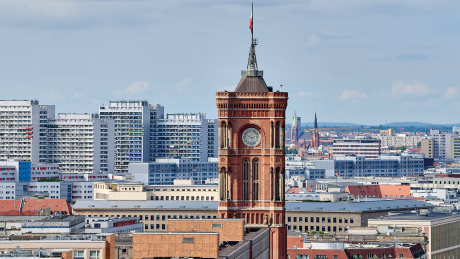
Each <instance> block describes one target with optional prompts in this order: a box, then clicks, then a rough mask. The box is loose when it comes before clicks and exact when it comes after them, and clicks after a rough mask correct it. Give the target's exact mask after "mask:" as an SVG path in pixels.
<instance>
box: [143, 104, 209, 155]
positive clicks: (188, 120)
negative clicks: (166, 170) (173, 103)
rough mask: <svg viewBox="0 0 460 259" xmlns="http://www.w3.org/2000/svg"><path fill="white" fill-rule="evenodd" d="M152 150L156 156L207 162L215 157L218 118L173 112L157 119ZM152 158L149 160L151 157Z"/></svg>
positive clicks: (200, 114) (201, 114) (202, 114)
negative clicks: (209, 158)
mask: <svg viewBox="0 0 460 259" xmlns="http://www.w3.org/2000/svg"><path fill="white" fill-rule="evenodd" d="M153 131H154V132H153V144H152V147H151V152H152V154H154V157H155V159H156V160H155V161H158V159H159V158H184V159H189V160H191V161H204V162H206V161H208V157H217V148H218V146H217V120H213V119H206V114H204V113H172V114H166V117H165V118H161V119H157V121H156V124H155V129H154V130H153ZM151 161H152V159H151Z"/></svg>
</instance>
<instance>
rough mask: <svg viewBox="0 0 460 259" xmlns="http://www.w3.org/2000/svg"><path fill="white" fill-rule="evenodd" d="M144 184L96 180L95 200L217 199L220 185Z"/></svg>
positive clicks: (179, 182)
mask: <svg viewBox="0 0 460 259" xmlns="http://www.w3.org/2000/svg"><path fill="white" fill-rule="evenodd" d="M184 183H189V182H181V181H178V182H177V183H176V184H175V185H151V186H144V185H143V183H141V182H132V181H123V180H107V181H100V182H94V194H95V195H94V197H95V198H94V200H106V201H147V200H156V201H217V199H218V193H219V192H218V185H217V184H209V185H182V184H184Z"/></svg>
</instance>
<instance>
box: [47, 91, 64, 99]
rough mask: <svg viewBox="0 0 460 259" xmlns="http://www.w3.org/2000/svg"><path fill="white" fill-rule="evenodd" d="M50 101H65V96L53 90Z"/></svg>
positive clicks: (49, 94) (49, 97)
mask: <svg viewBox="0 0 460 259" xmlns="http://www.w3.org/2000/svg"><path fill="white" fill-rule="evenodd" d="M48 99H50V100H64V99H65V96H64V95H62V94H60V93H59V92H56V91H54V90H51V91H49V93H48Z"/></svg>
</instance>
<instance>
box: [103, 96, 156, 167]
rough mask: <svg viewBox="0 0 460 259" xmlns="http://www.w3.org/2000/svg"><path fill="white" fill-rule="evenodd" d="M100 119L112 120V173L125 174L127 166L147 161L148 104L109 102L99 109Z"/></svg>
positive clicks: (148, 133) (148, 153)
mask: <svg viewBox="0 0 460 259" xmlns="http://www.w3.org/2000/svg"><path fill="white" fill-rule="evenodd" d="M99 115H100V118H101V119H113V120H115V150H114V153H115V169H114V170H115V172H117V173H127V172H128V165H129V163H142V162H148V161H149V160H150V144H149V139H150V106H149V103H148V102H147V101H110V103H109V106H101V107H99Z"/></svg>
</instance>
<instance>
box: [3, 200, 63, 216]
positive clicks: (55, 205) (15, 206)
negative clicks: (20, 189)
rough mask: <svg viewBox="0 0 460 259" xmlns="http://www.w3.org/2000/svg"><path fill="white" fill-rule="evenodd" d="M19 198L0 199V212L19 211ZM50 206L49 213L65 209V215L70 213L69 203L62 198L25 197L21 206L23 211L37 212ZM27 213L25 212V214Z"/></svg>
mask: <svg viewBox="0 0 460 259" xmlns="http://www.w3.org/2000/svg"><path fill="white" fill-rule="evenodd" d="M20 206H21V200H10V201H9V200H2V201H0V213H13V212H11V211H17V212H18V213H21V212H19V208H20ZM45 208H51V213H53V214H54V212H55V211H65V213H66V215H71V214H72V209H71V208H70V205H69V203H68V202H67V201H66V200H64V199H26V200H25V203H24V206H23V208H22V211H23V212H26V211H32V212H39V211H40V209H45ZM26 215H27V214H26Z"/></svg>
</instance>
